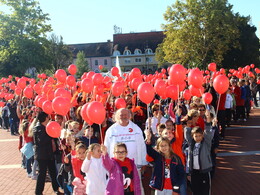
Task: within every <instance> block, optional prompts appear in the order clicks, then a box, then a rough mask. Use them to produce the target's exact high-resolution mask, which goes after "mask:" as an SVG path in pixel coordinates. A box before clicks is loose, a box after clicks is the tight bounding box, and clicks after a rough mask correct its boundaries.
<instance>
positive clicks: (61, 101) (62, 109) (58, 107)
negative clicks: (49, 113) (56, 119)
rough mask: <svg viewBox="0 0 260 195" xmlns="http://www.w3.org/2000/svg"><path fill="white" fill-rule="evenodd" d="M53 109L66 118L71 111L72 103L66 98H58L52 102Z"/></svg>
mask: <svg viewBox="0 0 260 195" xmlns="http://www.w3.org/2000/svg"><path fill="white" fill-rule="evenodd" d="M52 109H53V111H54V112H56V113H57V114H60V115H62V116H66V115H67V114H68V112H69V110H70V101H69V99H67V98H64V97H60V96H59V97H56V98H54V99H53V101H52Z"/></svg>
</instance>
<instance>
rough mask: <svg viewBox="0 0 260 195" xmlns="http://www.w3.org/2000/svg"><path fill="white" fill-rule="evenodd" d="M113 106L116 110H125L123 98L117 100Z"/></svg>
mask: <svg viewBox="0 0 260 195" xmlns="http://www.w3.org/2000/svg"><path fill="white" fill-rule="evenodd" d="M115 106H116V108H117V109H119V108H125V107H126V102H125V100H124V99H123V98H117V99H116V101H115Z"/></svg>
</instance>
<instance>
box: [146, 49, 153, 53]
mask: <svg viewBox="0 0 260 195" xmlns="http://www.w3.org/2000/svg"><path fill="white" fill-rule="evenodd" d="M145 53H146V54H152V53H153V50H151V49H150V48H148V49H146V50H145Z"/></svg>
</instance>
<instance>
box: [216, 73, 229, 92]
mask: <svg viewBox="0 0 260 195" xmlns="http://www.w3.org/2000/svg"><path fill="white" fill-rule="evenodd" d="M213 87H214V89H215V90H216V92H218V93H219V94H223V93H225V92H226V91H227V90H228V87H229V80H228V78H227V77H226V76H225V75H218V76H216V78H215V79H214V81H213Z"/></svg>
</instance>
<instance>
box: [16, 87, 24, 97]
mask: <svg viewBox="0 0 260 195" xmlns="http://www.w3.org/2000/svg"><path fill="white" fill-rule="evenodd" d="M14 92H15V94H16V95H21V93H22V90H21V88H19V87H17V88H16V89H15V90H14Z"/></svg>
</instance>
